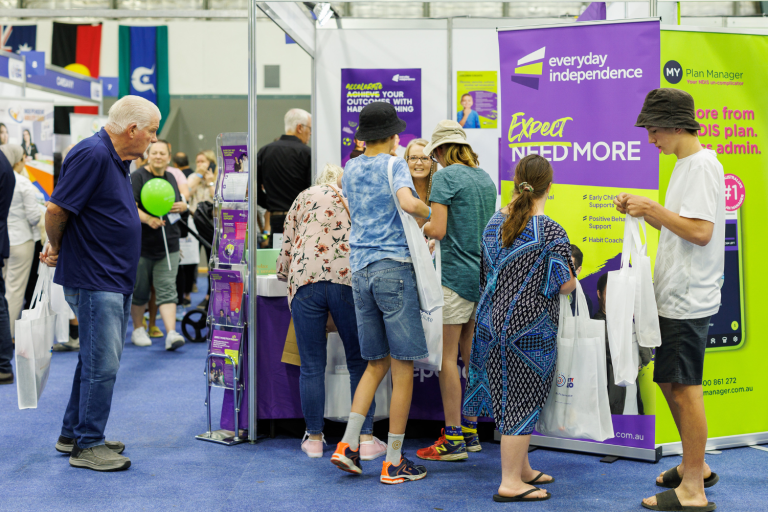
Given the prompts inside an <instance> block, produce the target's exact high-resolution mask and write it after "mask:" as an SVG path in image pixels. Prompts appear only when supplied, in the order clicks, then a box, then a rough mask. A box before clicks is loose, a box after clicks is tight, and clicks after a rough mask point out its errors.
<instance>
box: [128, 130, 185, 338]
mask: <svg viewBox="0 0 768 512" xmlns="http://www.w3.org/2000/svg"><path fill="white" fill-rule="evenodd" d="M170 163H171V155H170V148H169V147H168V143H166V142H165V141H157V142H155V143H154V144H152V145H151V146H150V147H149V160H148V161H147V167H142V168H141V169H138V170H136V171H134V172H133V173H132V174H131V181H132V182H133V197H134V200H135V201H136V206H137V207H138V211H139V218H140V219H141V224H142V225H141V258H140V259H139V268H138V271H137V273H136V285H135V287H134V289H133V301H132V303H131V318H133V333H132V334H131V341H132V342H133V344H134V345H138V346H140V347H147V346H149V345H151V344H152V340H151V339H150V337H149V335H148V334H147V331H146V329H145V328H144V326H143V321H144V311H145V310H146V308H147V304H148V303H149V296H150V293H151V290H152V287H153V286H154V288H155V295H156V297H157V306H158V310H159V311H160V317H161V318H162V319H163V324H165V332H166V336H165V350H176V349H177V348H179V347H181V346H182V345H184V337H183V336H182V335H181V334H179V333H178V332H176V304H177V302H178V300H179V298H178V293H177V291H176V274H177V272H178V270H179V238H180V236H181V230H180V223H179V222H178V221H179V220H180V218H181V216H180V214H182V213H186V212H187V203H186V202H185V201H184V199H183V198H182V197H181V193H180V192H179V186H178V184H177V183H176V179H175V178H174V177H173V175H172V174H171V173H170V172H166V168H167V167H168V165H169V164H170ZM152 179H162V180H166V181H168V183H170V184H171V186H172V187H173V190H174V193H175V195H176V197H175V201H174V203H173V207H172V208H171V211H170V212H169V213H168V215H165V216H164V218H162V219H161V218H158V217H154V216H153V215H151V214H150V213H148V212H147V210H146V208H144V204H143V203H142V202H141V189H142V188H143V187H144V185H145V184H146V183H147V182H148V181H149V180H152ZM163 231H165V237H164V236H163ZM166 242H167V244H168V253H167V254H166ZM169 261H170V265H169V263H168V262H169ZM169 267H170V268H169Z"/></svg>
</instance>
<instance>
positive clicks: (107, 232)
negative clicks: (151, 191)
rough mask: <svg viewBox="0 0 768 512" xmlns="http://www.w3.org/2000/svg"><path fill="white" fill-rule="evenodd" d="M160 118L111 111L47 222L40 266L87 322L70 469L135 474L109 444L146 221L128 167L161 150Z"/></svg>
mask: <svg viewBox="0 0 768 512" xmlns="http://www.w3.org/2000/svg"><path fill="white" fill-rule="evenodd" d="M159 125H160V111H159V110H158V108H157V107H156V106H155V105H153V104H152V103H150V102H149V101H147V100H145V99H144V98H141V97H139V96H125V97H123V98H122V99H120V100H118V101H117V102H115V104H114V105H112V108H110V109H109V121H108V122H107V124H106V126H105V127H104V128H103V129H102V130H101V131H100V132H99V133H97V134H95V135H93V136H92V137H89V138H87V139H84V140H82V141H81V142H79V143H78V144H77V145H76V146H75V147H74V148H73V149H72V150H71V151H70V152H69V154H68V155H67V158H66V159H65V161H64V164H63V166H62V168H61V175H60V177H59V182H58V184H57V186H56V189H55V190H54V192H53V195H52V196H51V201H50V203H49V204H48V211H47V213H46V215H45V230H46V231H47V232H48V240H49V243H48V244H46V247H45V249H44V250H43V253H42V254H41V255H40V259H41V260H42V261H43V262H45V263H46V264H47V265H49V266H52V267H53V266H55V267H57V269H56V274H55V277H54V282H55V283H57V284H60V285H62V286H63V287H64V295H65V298H66V300H67V302H68V303H69V305H70V306H71V307H72V310H73V311H74V312H75V314H76V315H77V318H78V320H79V322H80V355H79V357H78V362H77V369H76V370H75V378H74V382H73V383H72V394H71V396H70V399H69V404H68V405H67V410H66V412H65V413H64V422H63V425H62V428H61V435H60V436H59V440H58V442H57V443H56V450H58V451H60V452H63V453H70V457H69V464H70V465H71V466H74V467H78V468H88V469H93V470H96V471H119V470H123V469H128V468H129V467H130V466H131V460H130V459H129V458H128V457H124V456H122V455H120V453H122V452H123V450H124V449H125V445H124V444H123V443H119V442H113V441H106V442H105V441H104V429H105V428H106V426H107V420H108V419H109V410H110V407H111V405H112V391H113V389H114V386H115V379H116V377H117V370H118V369H119V368H120V356H121V355H122V352H123V346H124V345H125V335H126V329H127V326H128V319H129V317H130V310H131V294H132V293H133V286H134V281H135V280H136V269H137V266H138V263H139V251H140V249H141V222H140V220H139V214H138V212H137V211H136V203H135V201H134V199H133V190H132V188H131V178H130V171H129V163H130V161H131V160H135V159H136V158H138V157H140V156H142V154H143V153H144V151H146V149H147V147H148V146H149V145H150V143H152V142H156V141H157V135H156V134H157V130H158V127H159Z"/></svg>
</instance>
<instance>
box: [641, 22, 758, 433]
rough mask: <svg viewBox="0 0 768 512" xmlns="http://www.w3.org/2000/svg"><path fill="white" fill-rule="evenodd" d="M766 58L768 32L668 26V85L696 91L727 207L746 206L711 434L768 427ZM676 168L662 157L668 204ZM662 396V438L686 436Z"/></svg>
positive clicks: (712, 332) (736, 233)
mask: <svg viewBox="0 0 768 512" xmlns="http://www.w3.org/2000/svg"><path fill="white" fill-rule="evenodd" d="M766 56H768V37H766V36H762V35H747V34H720V33H709V32H693V31H690V32H689V31H677V30H675V31H662V32H661V62H660V69H661V74H662V79H661V86H662V87H674V88H677V89H682V90H684V91H687V92H689V93H690V94H691V95H692V96H693V98H694V102H695V107H696V117H697V118H698V121H699V123H700V125H701V130H700V131H699V140H700V141H701V143H702V144H703V145H705V146H706V147H707V148H709V149H712V150H713V151H715V152H716V153H717V158H718V160H719V161H720V163H721V164H723V169H724V171H725V174H726V188H727V191H726V205H727V206H728V205H732V207H733V208H736V207H738V206H739V204H740V208H738V210H736V211H734V212H732V213H729V218H728V219H727V220H726V235H725V236H726V248H725V251H726V252H725V268H724V272H723V274H724V276H723V286H722V289H721V293H722V300H721V303H722V304H721V306H720V311H719V312H718V313H717V314H716V315H714V316H713V317H712V318H711V319H710V327H709V335H708V337H707V351H706V359H705V365H704V381H703V385H704V404H705V407H706V411H707V426H708V428H709V437H711V438H712V437H724V436H735V435H743V434H751V433H755V432H768V408H766V407H765V404H766V403H768V385H766V383H765V361H766V360H768V335H766V334H765V332H764V331H763V329H762V326H761V324H760V321H761V319H762V317H763V316H764V315H765V310H766V306H768V301H766V298H765V293H764V290H765V289H766V287H768V276H767V275H766V274H765V272H764V254H765V253H766V251H767V250H768V242H767V241H766V238H765V219H766V216H767V215H768V205H766V201H765V191H766V190H768V143H766V142H764V141H765V136H766V135H768V94H766V89H768V66H767V65H766ZM674 165H675V157H674V156H662V157H661V158H660V173H659V180H660V182H659V188H660V197H661V198H662V200H663V199H664V195H665V194H666V189H667V185H668V183H669V178H670V175H671V174H672V170H673V168H674ZM738 184H743V186H738ZM737 196H738V197H737ZM658 396H659V402H658V403H659V406H658V408H657V415H658V416H657V425H656V437H657V441H658V442H659V443H668V442H675V441H679V440H680V438H679V436H678V433H677V429H676V428H675V425H674V421H673V419H672V415H671V414H670V412H669V409H668V408H667V406H666V404H664V402H663V399H661V398H660V397H661V394H660V392H659V394H658Z"/></svg>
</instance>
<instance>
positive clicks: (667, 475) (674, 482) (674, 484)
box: [656, 466, 720, 489]
mask: <svg viewBox="0 0 768 512" xmlns="http://www.w3.org/2000/svg"><path fill="white" fill-rule="evenodd" d="M662 479H663V480H664V482H663V483H659V482H658V481H657V482H656V485H658V486H659V487H666V488H667V489H677V488H678V487H680V484H681V483H682V482H683V479H682V478H680V473H678V472H677V466H675V467H673V468H672V469H669V470H667V471H665V472H664V476H663V477H662ZM719 481H720V477H719V476H717V473H715V472H714V471H713V472H712V474H711V475H709V478H705V479H704V488H705V489H709V488H710V487H712V486H713V485H715V484H716V483H717V482H719Z"/></svg>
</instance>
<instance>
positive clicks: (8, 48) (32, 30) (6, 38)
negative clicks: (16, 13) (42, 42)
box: [0, 25, 37, 53]
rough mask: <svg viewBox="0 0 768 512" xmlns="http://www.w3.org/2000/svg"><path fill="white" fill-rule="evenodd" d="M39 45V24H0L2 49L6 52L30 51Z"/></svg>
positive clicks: (0, 48) (0, 47)
mask: <svg viewBox="0 0 768 512" xmlns="http://www.w3.org/2000/svg"><path fill="white" fill-rule="evenodd" d="M36 46H37V25H2V26H0V50H2V51H4V52H13V53H19V52H28V51H33V50H35V47H36Z"/></svg>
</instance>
